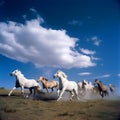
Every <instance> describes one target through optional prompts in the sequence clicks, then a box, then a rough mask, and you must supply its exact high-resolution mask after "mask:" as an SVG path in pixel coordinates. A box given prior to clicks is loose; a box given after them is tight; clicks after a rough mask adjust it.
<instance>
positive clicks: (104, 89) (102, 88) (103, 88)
mask: <svg viewBox="0 0 120 120" xmlns="http://www.w3.org/2000/svg"><path fill="white" fill-rule="evenodd" d="M95 84H97V85H98V89H99V92H100V95H101V96H102V98H103V97H104V96H106V95H107V94H109V93H108V88H107V86H106V85H103V84H102V82H101V81H99V80H97V79H96V80H95Z"/></svg>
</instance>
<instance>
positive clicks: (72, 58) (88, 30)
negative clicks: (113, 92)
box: [0, 0, 120, 88]
mask: <svg viewBox="0 0 120 120" xmlns="http://www.w3.org/2000/svg"><path fill="white" fill-rule="evenodd" d="M119 42H120V2H119V0H91V1H90V0H60V1H57V0H11V1H9V0H1V1H0V87H5V88H12V87H13V86H14V83H15V78H14V77H10V75H9V74H10V73H11V72H12V71H13V70H15V69H19V70H21V71H22V73H23V74H24V75H25V77H26V78H34V79H36V80H37V78H38V77H39V76H41V75H42V76H44V77H47V78H48V79H50V80H51V79H53V74H54V73H55V72H56V71H57V70H58V69H61V70H63V71H64V72H65V73H66V74H67V75H68V79H69V80H74V81H76V82H77V81H82V80H83V79H86V80H88V81H92V82H93V83H94V80H95V79H96V78H97V79H100V80H101V81H102V82H103V83H105V84H107V85H108V84H110V83H111V84H113V85H115V86H116V87H117V88H120V65H119V60H120V55H119V52H120V49H119V46H118V45H119V44H120V43H119Z"/></svg>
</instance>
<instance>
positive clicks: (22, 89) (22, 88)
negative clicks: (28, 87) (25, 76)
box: [21, 86, 24, 95]
mask: <svg viewBox="0 0 120 120" xmlns="http://www.w3.org/2000/svg"><path fill="white" fill-rule="evenodd" d="M21 93H22V94H23V95H24V87H23V86H22V87H21Z"/></svg>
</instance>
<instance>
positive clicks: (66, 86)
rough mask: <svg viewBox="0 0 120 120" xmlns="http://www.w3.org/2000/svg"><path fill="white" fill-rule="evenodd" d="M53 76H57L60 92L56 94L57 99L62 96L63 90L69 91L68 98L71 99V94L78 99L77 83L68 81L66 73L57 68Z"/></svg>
mask: <svg viewBox="0 0 120 120" xmlns="http://www.w3.org/2000/svg"><path fill="white" fill-rule="evenodd" d="M53 77H54V78H59V91H60V94H59V95H58V99H57V101H59V100H60V99H61V98H62V95H63V93H64V92H65V91H69V92H70V93H71V98H70V100H72V98H73V96H74V95H76V96H77V99H78V100H79V97H78V85H77V83H76V82H75V81H69V80H68V79H67V75H66V74H65V73H64V72H63V71H61V70H58V71H57V72H56V73H55V74H54V76H53Z"/></svg>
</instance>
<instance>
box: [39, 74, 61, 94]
mask: <svg viewBox="0 0 120 120" xmlns="http://www.w3.org/2000/svg"><path fill="white" fill-rule="evenodd" d="M40 81H41V82H42V85H43V88H46V90H47V93H49V91H48V89H49V88H50V89H51V90H52V92H53V88H56V89H58V87H59V83H58V82H57V81H54V80H52V81H48V79H47V78H44V77H42V76H40V77H39V78H38V80H37V82H40Z"/></svg>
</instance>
